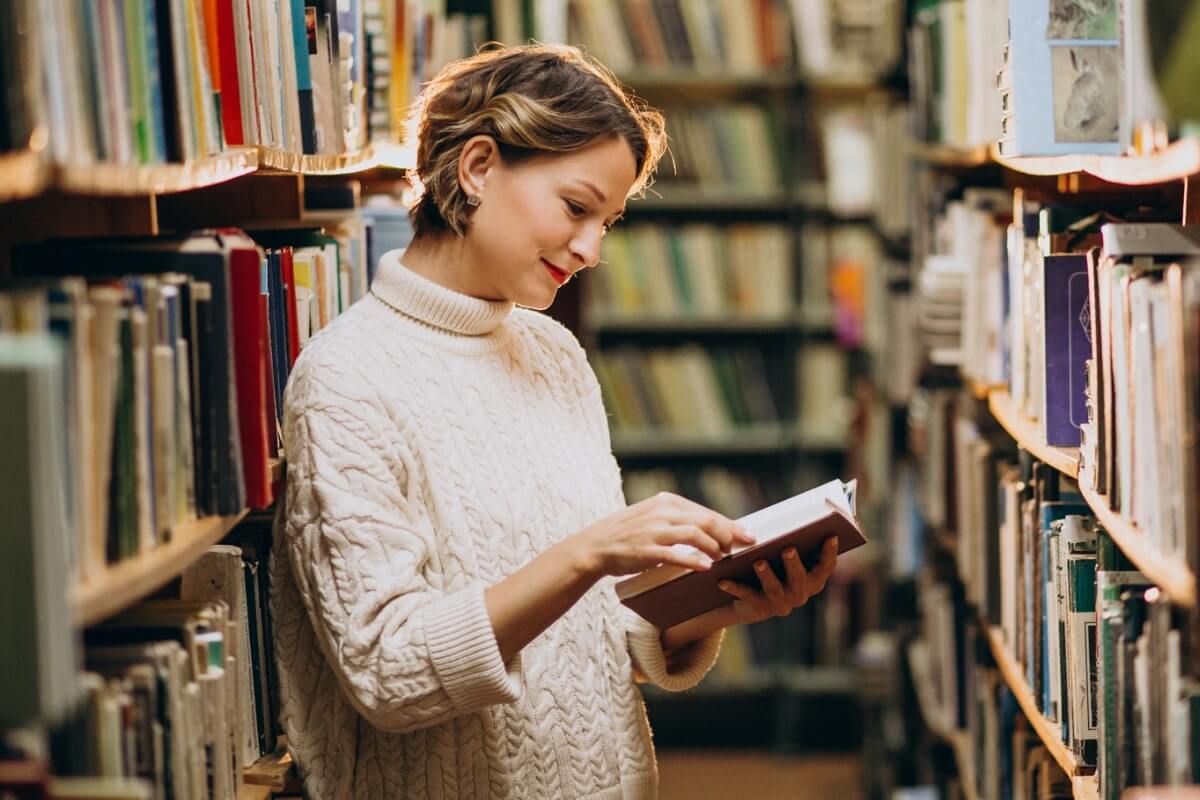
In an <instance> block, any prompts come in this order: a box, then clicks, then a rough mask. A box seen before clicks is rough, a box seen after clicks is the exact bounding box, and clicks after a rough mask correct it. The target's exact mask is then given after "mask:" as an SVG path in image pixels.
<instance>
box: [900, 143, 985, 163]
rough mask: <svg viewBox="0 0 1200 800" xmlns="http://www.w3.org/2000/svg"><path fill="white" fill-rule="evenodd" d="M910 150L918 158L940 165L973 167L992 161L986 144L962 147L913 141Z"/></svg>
mask: <svg viewBox="0 0 1200 800" xmlns="http://www.w3.org/2000/svg"><path fill="white" fill-rule="evenodd" d="M910 152H911V153H912V155H913V157H914V158H916V159H917V160H919V161H924V162H925V163H926V164H933V165H935V166H939V167H958V168H964V167H966V168H972V167H983V166H987V165H988V164H990V163H992V159H991V153H990V151H989V150H988V146H987V145H985V144H981V145H979V146H977V147H971V148H961V147H953V146H951V145H944V144H934V143H932V142H913V143H912V146H911V148H910Z"/></svg>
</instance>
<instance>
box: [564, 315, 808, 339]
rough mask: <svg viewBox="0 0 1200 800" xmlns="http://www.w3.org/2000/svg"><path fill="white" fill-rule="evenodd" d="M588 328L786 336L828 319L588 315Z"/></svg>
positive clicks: (611, 331)
mask: <svg viewBox="0 0 1200 800" xmlns="http://www.w3.org/2000/svg"><path fill="white" fill-rule="evenodd" d="M586 323H587V326H588V328H589V329H590V330H592V331H594V332H595V333H596V334H597V335H603V334H639V333H678V334H701V333H714V334H730V335H735V334H745V335H748V336H755V335H762V334H776V335H782V334H788V333H797V332H800V331H806V330H823V329H825V328H828V327H829V322H828V320H822V319H820V318H819V317H818V316H817V315H814V314H804V313H800V314H795V315H789V316H786V317H753V316H734V315H729V316H726V315H722V316H715V315H702V314H693V315H688V316H683V315H680V316H662V315H653V314H620V313H594V314H591V315H589V316H588V319H587V320H586Z"/></svg>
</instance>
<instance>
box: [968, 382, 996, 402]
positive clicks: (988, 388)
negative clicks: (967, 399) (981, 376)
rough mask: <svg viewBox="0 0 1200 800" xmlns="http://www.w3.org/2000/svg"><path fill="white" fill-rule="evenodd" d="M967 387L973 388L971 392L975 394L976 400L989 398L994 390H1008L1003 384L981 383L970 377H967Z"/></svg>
mask: <svg viewBox="0 0 1200 800" xmlns="http://www.w3.org/2000/svg"><path fill="white" fill-rule="evenodd" d="M967 388H969V389H970V390H971V394H973V395H975V399H976V400H987V399H988V397H989V396H990V395H991V394H992V392H1003V391H1006V389H1005V388H1004V386H1003V385H1001V384H988V383H980V382H978V381H973V380H971V379H969V378H968V379H967Z"/></svg>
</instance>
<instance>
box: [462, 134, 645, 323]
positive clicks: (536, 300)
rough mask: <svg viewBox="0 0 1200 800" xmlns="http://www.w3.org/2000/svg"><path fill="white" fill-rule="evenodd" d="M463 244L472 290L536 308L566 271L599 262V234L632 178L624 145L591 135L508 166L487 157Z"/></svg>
mask: <svg viewBox="0 0 1200 800" xmlns="http://www.w3.org/2000/svg"><path fill="white" fill-rule="evenodd" d="M480 177H481V178H482V183H481V185H482V187H483V188H482V190H481V191H480V192H479V193H478V195H479V197H480V201H481V202H480V205H479V206H478V207H477V208H476V209H475V211H474V213H472V215H471V218H470V223H469V225H468V229H467V235H466V237H465V238H466V241H465V244H466V247H467V250H468V253H469V254H470V259H469V261H470V263H471V264H472V265H474V266H473V270H474V271H475V272H476V274H475V275H472V276H471V278H472V283H475V284H476V286H477V287H478V289H479V293H478V296H482V297H488V298H492V299H501V300H511V301H512V302H514V303H516V304H517V305H521V306H525V307H527V308H536V309H544V308H547V307H548V306H549V305H550V304H551V303H552V302H553V301H554V296H555V294H556V293H557V292H558V290H559V288H560V287H561V286H562V285H563V284H565V283H566V282H567V281H568V280H570V278H571V276H573V275H574V274H575V273H577V272H579V271H580V270H582V269H585V268H587V267H592V266H595V265H596V263H597V262H598V261H599V260H600V240H601V239H602V238H603V236H604V234H605V232H606V231H607V230H608V228H609V227H610V226H611V225H612V224H613V223H614V222H616V221H617V219H618V218H619V217H620V216H621V214H622V213H623V212H624V210H625V196H626V195H627V194H628V193H629V190H630V188H631V187H632V186H633V182H634V181H635V180H636V179H637V173H636V164H635V162H634V158H633V152H632V151H631V150H630V149H629V145H628V144H626V142H625V140H624V139H622V138H620V137H616V136H614V137H611V138H608V139H602V140H599V141H597V142H595V143H593V144H591V145H589V146H588V147H586V148H584V149H582V150H577V151H575V152H573V153H564V154H561V155H551V156H543V157H539V158H534V159H530V160H528V161H524V162H522V163H519V164H515V165H511V166H510V165H506V164H504V163H503V162H502V161H501V160H499V159H498V158H495V159H491V164H490V165H489V166H487V168H486V170H484V172H483V174H482V175H480Z"/></svg>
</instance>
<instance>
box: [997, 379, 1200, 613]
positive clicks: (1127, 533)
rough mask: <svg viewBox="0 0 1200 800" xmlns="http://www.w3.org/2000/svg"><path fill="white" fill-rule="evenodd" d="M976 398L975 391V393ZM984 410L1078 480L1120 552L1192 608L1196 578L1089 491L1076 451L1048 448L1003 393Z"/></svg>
mask: <svg viewBox="0 0 1200 800" xmlns="http://www.w3.org/2000/svg"><path fill="white" fill-rule="evenodd" d="M976 394H977V395H978V392H976ZM987 401H988V408H989V409H990V410H991V412H992V415H993V416H995V418H996V421H997V422H999V423H1000V425H1001V426H1002V427H1003V428H1004V429H1005V430H1006V431H1007V432H1008V434H1009V435H1010V436H1011V437H1012V438H1013V439H1014V440H1015V441H1016V443H1017V445H1018V446H1020V447H1021V448H1022V449H1024V450H1028V451H1029V452H1030V453H1031V454H1032V455H1033V456H1034V457H1035V458H1037V459H1038V460H1039V461H1042V462H1044V463H1046V464H1049V465H1050V466H1052V467H1054V468H1055V469H1057V470H1058V471H1059V472H1061V473H1063V474H1064V475H1067V476H1069V477H1072V478H1078V479H1079V488H1080V493H1081V494H1082V495H1083V498H1084V500H1085V501H1086V502H1087V504H1088V505H1089V506H1090V507H1091V509H1092V512H1093V513H1094V514H1095V515H1096V519H1097V520H1098V521H1099V522H1100V524H1102V525H1103V526H1104V529H1105V530H1107V531H1108V532H1109V534H1110V535H1111V536H1112V538H1113V541H1115V542H1116V543H1117V546H1118V547H1120V548H1121V551H1122V552H1123V553H1125V555H1127V556H1128V557H1129V559H1130V560H1131V561H1132V562H1133V563H1134V564H1136V565H1137V568H1138V569H1140V570H1141V571H1142V572H1144V573H1146V576H1147V577H1148V578H1150V579H1151V580H1152V581H1154V583H1156V584H1158V586H1159V587H1160V588H1161V589H1162V590H1163V591H1164V592H1166V594H1167V596H1168V597H1170V598H1171V599H1172V600H1173V601H1174V602H1176V603H1178V604H1179V605H1181V606H1183V607H1186V608H1194V607H1195V605H1196V579H1195V576H1194V575H1193V574H1192V572H1191V570H1189V569H1188V568H1187V566H1186V565H1185V564H1183V563H1181V562H1180V561H1178V560H1177V559H1172V558H1170V557H1168V556H1164V555H1162V554H1161V553H1158V552H1157V551H1156V550H1155V548H1154V546H1153V545H1152V544H1150V543H1149V542H1148V541H1147V539H1146V535H1145V534H1144V533H1143V532H1142V531H1140V530H1138V528H1137V527H1136V526H1134V525H1133V524H1132V523H1130V522H1129V521H1128V520H1127V519H1125V518H1123V517H1122V516H1121V515H1120V514H1118V513H1116V512H1114V511H1113V510H1112V508H1111V507H1110V505H1109V502H1108V498H1106V497H1105V496H1103V495H1101V494H1098V493H1097V492H1095V491H1094V490H1092V489H1091V488H1090V487H1091V482H1090V480H1088V478H1089V476H1088V475H1087V474H1086V472H1085V473H1082V474H1081V472H1080V469H1079V450H1078V448H1067V447H1051V446H1049V445H1047V444H1046V443H1045V438H1044V437H1043V436H1042V434H1041V431H1040V430H1038V427H1037V424H1036V423H1034V422H1033V421H1031V420H1030V419H1029V418H1027V417H1025V416H1024V415H1022V414H1020V413H1019V412H1017V410H1016V409H1015V408H1014V407H1013V402H1012V397H1011V396H1010V395H1009V394H1008V392H1007V391H1004V390H993V391H990V392H988V393H987Z"/></svg>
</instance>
